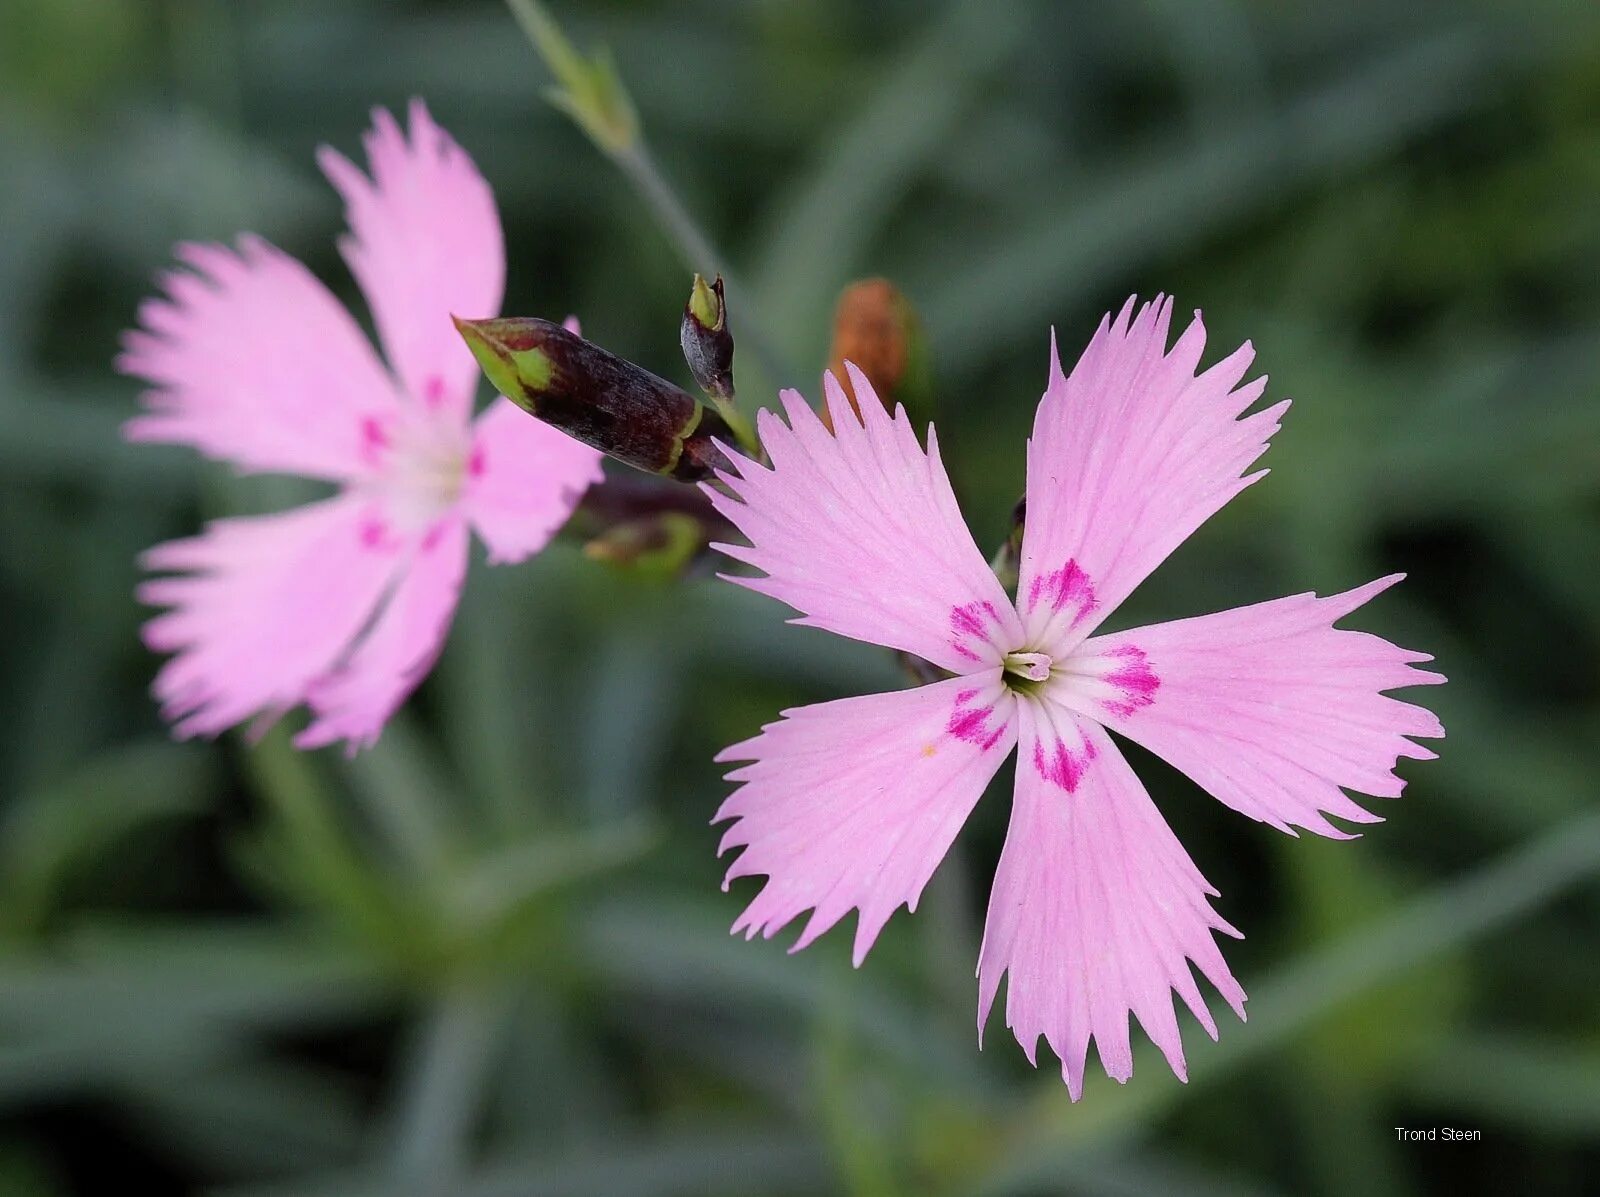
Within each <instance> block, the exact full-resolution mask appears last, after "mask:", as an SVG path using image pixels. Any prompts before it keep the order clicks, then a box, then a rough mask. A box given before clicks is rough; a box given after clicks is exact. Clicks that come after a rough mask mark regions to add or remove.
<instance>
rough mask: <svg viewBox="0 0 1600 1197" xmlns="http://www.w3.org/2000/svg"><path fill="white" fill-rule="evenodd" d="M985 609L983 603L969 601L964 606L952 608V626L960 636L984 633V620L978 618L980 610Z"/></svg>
mask: <svg viewBox="0 0 1600 1197" xmlns="http://www.w3.org/2000/svg"><path fill="white" fill-rule="evenodd" d="M981 610H983V604H982V603H968V604H967V605H966V606H964V607H952V608H950V627H951V629H952V630H954V631H955V633H956V634H957V635H959V636H981V635H983V621H982V620H981V619H979V618H978V612H979V611H981Z"/></svg>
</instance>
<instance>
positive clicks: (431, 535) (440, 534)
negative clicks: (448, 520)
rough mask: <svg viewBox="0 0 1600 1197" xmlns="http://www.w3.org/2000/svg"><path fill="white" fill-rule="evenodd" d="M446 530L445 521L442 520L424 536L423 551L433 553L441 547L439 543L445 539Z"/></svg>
mask: <svg viewBox="0 0 1600 1197" xmlns="http://www.w3.org/2000/svg"><path fill="white" fill-rule="evenodd" d="M444 530H445V524H444V521H443V520H441V521H439V522H438V523H437V524H435V525H433V527H431V528H429V529H428V530H427V532H425V533H424V534H423V537H422V551H423V552H424V553H431V552H433V550H434V549H436V548H438V547H439V542H440V541H441V540H443V539H444Z"/></svg>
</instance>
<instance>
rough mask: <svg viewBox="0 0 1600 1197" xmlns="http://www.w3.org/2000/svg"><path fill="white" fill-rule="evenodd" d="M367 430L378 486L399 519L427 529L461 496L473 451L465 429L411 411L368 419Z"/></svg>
mask: <svg viewBox="0 0 1600 1197" xmlns="http://www.w3.org/2000/svg"><path fill="white" fill-rule="evenodd" d="M363 434H364V438H365V441H366V445H367V449H368V452H369V453H370V455H371V460H372V461H373V464H374V466H375V467H376V474H377V476H376V478H375V480H374V486H375V489H377V490H378V491H379V492H380V493H381V494H382V496H383V498H384V500H385V502H386V505H387V506H388V508H389V510H390V513H391V516H392V518H393V519H394V520H395V521H396V522H397V523H399V524H401V525H402V526H404V527H408V528H421V527H425V526H427V525H428V524H431V523H432V522H433V521H434V520H436V519H437V518H438V517H439V516H441V515H443V514H444V513H445V512H446V511H448V510H449V509H450V508H451V507H453V506H455V504H456V502H457V501H458V500H459V499H460V498H461V491H462V487H463V486H464V484H465V482H466V479H467V474H468V456H469V452H470V449H471V444H470V441H469V439H468V434H467V431H466V430H465V429H458V428H455V427H452V426H449V425H447V424H445V423H444V422H443V421H442V420H438V419H433V418H429V417H428V416H426V415H423V414H420V413H407V414H406V415H405V416H404V417H402V418H400V419H397V420H383V421H381V422H380V421H378V420H372V421H369V422H368V424H367V425H366V427H365V428H364V429H363Z"/></svg>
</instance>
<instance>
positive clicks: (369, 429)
mask: <svg viewBox="0 0 1600 1197" xmlns="http://www.w3.org/2000/svg"><path fill="white" fill-rule="evenodd" d="M390 444H392V441H391V440H390V438H389V429H388V426H387V425H385V423H384V421H383V419H382V418H381V417H379V416H364V417H363V418H362V420H361V460H362V461H364V462H365V463H366V464H367V465H376V464H377V463H378V461H379V459H381V458H382V457H383V454H384V451H385V450H386V449H388V448H389V446H390Z"/></svg>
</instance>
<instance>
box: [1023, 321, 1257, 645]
mask: <svg viewBox="0 0 1600 1197" xmlns="http://www.w3.org/2000/svg"><path fill="white" fill-rule="evenodd" d="M1133 303H1134V301H1133V300H1131V299H1130V300H1129V301H1128V304H1127V306H1126V307H1124V308H1123V310H1122V313H1121V314H1120V315H1119V316H1118V317H1117V318H1116V319H1115V320H1112V319H1110V318H1109V317H1108V318H1107V319H1105V320H1103V321H1102V322H1101V324H1100V328H1099V330H1098V331H1097V332H1096V333H1095V335H1094V338H1093V340H1091V341H1090V342H1089V347H1088V348H1087V349H1085V350H1084V352H1083V356H1082V357H1081V358H1080V359H1079V360H1078V364H1077V365H1076V366H1074V367H1073V370H1072V374H1071V375H1070V376H1067V375H1064V374H1062V372H1061V359H1060V357H1059V355H1058V354H1057V351H1056V346H1055V338H1054V336H1053V335H1052V337H1051V344H1050V382H1049V385H1048V386H1047V387H1046V389H1045V393H1044V398H1043V399H1042V400H1040V403H1039V410H1038V413H1037V415H1036V416H1035V418H1034V425H1033V438H1032V439H1031V440H1030V441H1029V443H1028V507H1027V524H1026V529H1025V532H1024V535H1023V542H1022V565H1021V581H1020V585H1019V586H1018V589H1017V606H1018V609H1019V610H1020V611H1021V613H1022V617H1023V621H1024V623H1025V625H1026V627H1027V631H1028V640H1029V643H1030V645H1032V646H1033V647H1036V648H1039V649H1042V650H1044V651H1046V652H1050V653H1053V654H1056V655H1061V654H1063V653H1065V652H1067V651H1069V650H1070V649H1071V648H1072V647H1073V646H1074V645H1076V644H1077V643H1078V642H1079V641H1081V640H1083V639H1084V638H1085V637H1087V636H1088V635H1089V633H1090V632H1092V631H1093V630H1094V628H1095V627H1096V626H1097V625H1098V624H1099V623H1100V621H1101V620H1103V619H1104V618H1105V617H1106V616H1107V615H1108V614H1109V613H1110V612H1111V611H1113V610H1114V609H1115V608H1116V607H1117V605H1118V604H1120V603H1121V602H1122V601H1123V600H1124V599H1125V598H1127V597H1128V595H1129V594H1130V593H1131V592H1132V591H1133V588H1134V587H1135V586H1137V585H1138V584H1139V583H1140V582H1141V581H1142V580H1143V579H1144V578H1145V577H1147V576H1148V575H1149V574H1150V572H1151V571H1152V570H1154V569H1155V567H1156V566H1158V565H1159V564H1161V562H1162V561H1164V560H1165V559H1166V557H1167V555H1168V554H1170V553H1171V552H1172V551H1173V550H1174V549H1175V548H1177V547H1178V546H1179V545H1180V544H1182V543H1183V542H1184V541H1185V540H1186V539H1188V537H1189V535H1190V534H1191V533H1193V532H1194V530H1195V529H1196V528H1198V527H1199V526H1200V525H1201V524H1202V523H1204V522H1205V521H1206V520H1207V519H1209V518H1210V517H1211V516H1212V515H1213V514H1215V513H1216V512H1217V511H1218V510H1219V509H1220V508H1221V507H1222V506H1223V505H1224V504H1226V503H1227V502H1228V500H1229V499H1231V498H1232V497H1233V496H1234V495H1236V494H1238V493H1239V492H1240V491H1241V490H1243V489H1244V488H1245V487H1246V486H1248V485H1250V483H1252V482H1254V481H1255V480H1256V479H1257V478H1260V477H1261V476H1262V474H1264V473H1265V471H1261V472H1259V473H1255V474H1249V475H1246V474H1245V471H1246V470H1247V469H1249V467H1250V464H1251V463H1252V462H1254V461H1255V460H1256V459H1257V458H1258V457H1260V456H1261V454H1262V453H1264V452H1265V451H1266V448H1267V441H1268V438H1270V437H1271V436H1272V434H1273V433H1274V432H1276V431H1277V430H1278V417H1279V416H1280V415H1281V414H1282V413H1283V411H1284V409H1285V408H1286V407H1287V406H1288V404H1287V403H1286V402H1285V403H1280V404H1277V405H1275V406H1273V407H1269V408H1267V409H1265V410H1264V411H1260V412H1257V413H1255V414H1254V415H1250V416H1246V417H1244V418H1243V419H1241V418H1240V417H1241V416H1242V415H1243V413H1244V412H1245V410H1246V409H1248V408H1249V407H1250V405H1251V404H1252V403H1254V402H1255V401H1256V400H1257V399H1259V398H1260V397H1261V393H1262V391H1263V389H1264V388H1265V386H1266V379H1265V378H1264V377H1263V378H1257V379H1255V380H1254V381H1253V382H1250V383H1247V384H1245V385H1243V386H1240V385H1239V384H1240V380H1241V379H1242V378H1243V377H1244V373H1245V371H1246V369H1248V367H1249V365H1250V361H1251V359H1252V357H1253V356H1254V351H1253V350H1252V349H1251V348H1250V346H1249V345H1248V344H1246V345H1244V346H1243V347H1242V348H1240V349H1239V350H1237V351H1235V352H1234V353H1233V354H1232V355H1230V356H1229V357H1227V358H1225V359H1224V360H1223V361H1221V362H1218V363H1217V364H1216V365H1215V366H1212V367H1211V368H1210V369H1209V370H1207V371H1205V372H1204V373H1203V374H1200V375H1199V376H1196V374H1195V369H1196V367H1197V366H1198V365H1199V362H1200V353H1201V350H1202V349H1203V348H1204V346H1205V328H1204V326H1203V325H1202V324H1201V322H1200V316H1199V313H1198V312H1197V313H1196V314H1195V319H1194V322H1193V323H1192V324H1191V325H1190V326H1189V328H1188V330H1187V331H1185V332H1184V334H1183V335H1182V336H1181V337H1179V338H1178V341H1177V343H1176V344H1175V345H1174V346H1173V347H1172V349H1171V351H1170V352H1168V351H1167V329H1168V324H1169V321H1170V317H1171V313H1172V301H1171V300H1170V299H1157V301H1156V302H1155V303H1153V304H1145V305H1144V306H1143V307H1141V308H1140V309H1139V311H1138V314H1137V315H1134V312H1133Z"/></svg>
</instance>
